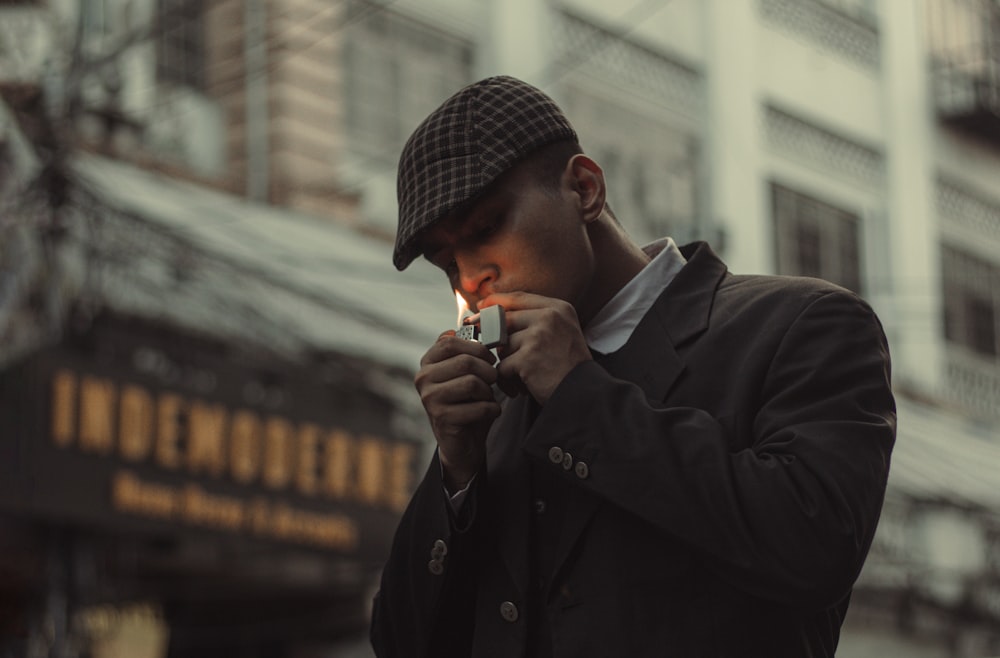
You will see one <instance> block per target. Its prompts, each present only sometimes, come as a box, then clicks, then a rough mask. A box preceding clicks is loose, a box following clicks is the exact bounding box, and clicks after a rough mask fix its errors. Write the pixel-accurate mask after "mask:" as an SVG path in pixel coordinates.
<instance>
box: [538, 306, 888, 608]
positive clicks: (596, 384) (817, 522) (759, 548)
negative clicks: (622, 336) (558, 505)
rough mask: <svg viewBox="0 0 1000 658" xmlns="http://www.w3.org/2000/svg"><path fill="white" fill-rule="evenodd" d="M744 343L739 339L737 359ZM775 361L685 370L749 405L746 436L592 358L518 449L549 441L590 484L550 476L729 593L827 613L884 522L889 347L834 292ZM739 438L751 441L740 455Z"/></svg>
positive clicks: (873, 325) (874, 324)
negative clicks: (684, 549)
mask: <svg viewBox="0 0 1000 658" xmlns="http://www.w3.org/2000/svg"><path fill="white" fill-rule="evenodd" d="M772 333H773V332H772ZM753 347H754V345H753V339H752V338H751V337H747V338H746V343H745V344H744V345H742V347H741V349H743V350H744V351H745V350H746V349H752V348H753ZM726 349H730V350H732V346H729V347H727V348H726ZM768 350H769V351H768V353H767V354H766V356H761V357H755V358H760V359H761V361H760V362H761V363H763V364H765V365H763V366H761V367H759V368H758V369H757V371H755V372H753V373H751V372H750V371H740V370H739V369H736V371H735V372H729V373H726V372H724V371H720V372H708V373H705V372H702V373H693V374H691V376H698V377H702V378H705V377H709V378H711V377H718V378H719V381H718V382H714V383H713V384H714V385H716V386H717V390H718V391H719V396H728V398H729V399H734V395H735V399H738V400H739V401H740V405H742V406H747V403H746V402H745V401H746V400H753V403H752V404H750V405H749V406H750V408H751V409H752V411H753V413H750V414H743V416H745V418H744V419H743V420H741V421H740V422H742V423H743V424H744V426H742V427H736V428H734V427H733V425H732V419H731V418H723V417H722V414H720V413H719V408H718V405H716V406H715V407H713V406H712V404H711V403H710V402H709V401H706V407H705V408H698V407H697V406H670V400H671V397H670V396H668V397H667V400H666V402H664V403H662V404H661V403H657V402H650V401H648V400H647V399H646V396H645V394H644V393H643V391H642V389H641V388H640V387H639V386H637V385H635V384H633V383H630V382H627V381H624V380H621V379H615V378H614V377H612V376H610V375H609V374H608V373H607V372H606V371H605V370H604V369H602V368H601V366H600V365H598V364H596V363H594V362H587V363H584V364H581V365H580V366H578V367H577V368H576V369H574V370H573V371H572V372H571V373H570V374H569V375H568V376H567V377H566V379H565V380H564V381H563V382H562V383H561V384H560V386H559V387H558V388H557V390H556V391H555V393H554V395H553V396H552V397H551V398H550V399H549V401H548V403H547V404H546V406H545V408H544V409H543V410H542V412H541V414H540V415H539V417H538V419H537V420H536V422H535V425H534V427H533V429H532V431H531V432H530V433H529V435H528V437H527V440H526V443H525V449H526V451H527V452H528V453H529V455H530V456H531V457H532V458H534V459H537V460H538V461H539V462H542V463H544V462H545V461H546V455H547V452H548V450H549V449H550V447H551V446H559V447H561V448H563V449H564V450H566V451H569V452H571V453H572V454H573V455H574V456H575V457H577V459H580V460H584V461H586V463H587V464H588V466H589V475H588V476H587V477H586V479H580V478H579V477H574V475H573V473H572V472H571V471H566V472H562V473H561V474H560V475H557V476H556V477H564V478H566V479H567V481H569V482H572V483H573V484H574V485H575V486H581V487H585V488H586V489H588V490H589V491H590V492H592V493H594V494H596V495H597V496H598V497H600V498H602V499H604V500H606V501H608V502H610V503H612V504H613V505H615V506H617V507H619V508H621V509H622V510H624V511H627V512H628V513H630V514H632V515H634V516H636V517H638V518H639V519H641V521H642V522H645V523H648V524H650V525H652V526H655V527H656V528H657V529H659V530H661V531H662V532H664V533H667V534H668V535H670V536H672V537H674V538H675V539H676V540H678V541H680V542H683V543H684V544H686V545H687V546H689V547H691V548H692V549H693V550H694V551H695V552H696V553H697V555H699V557H700V558H701V560H703V561H704V564H705V565H706V566H707V568H709V569H710V570H711V571H713V572H715V573H716V574H717V576H718V577H720V578H721V579H723V580H724V581H725V582H727V583H729V584H730V585H731V586H733V587H735V588H737V589H739V590H742V591H744V592H747V593H748V594H751V595H753V596H757V597H760V598H763V599H766V600H771V601H775V602H778V603H783V604H788V605H792V606H798V607H800V608H802V607H808V608H816V609H821V608H824V607H827V606H829V605H832V604H833V603H835V602H837V601H838V600H840V599H842V598H843V596H844V595H845V594H846V593H847V592H848V591H849V590H850V587H851V586H852V584H853V582H854V580H855V579H856V578H857V575H858V573H859V571H860V569H861V565H862V563H863V561H864V558H865V556H866V554H867V551H868V548H869V546H870V544H871V541H872V536H873V534H874V531H875V526H876V524H877V521H878V516H879V512H880V509H881V505H882V499H883V496H884V491H885V485H886V479H887V477H888V469H889V457H890V452H891V448H892V445H893V442H894V438H895V404H894V401H893V397H892V393H891V390H890V381H889V377H890V375H889V356H888V348H887V344H886V340H885V336H884V334H883V332H882V329H881V326H880V324H879V322H878V320H877V318H876V317H875V315H874V313H872V311H871V309H870V308H869V307H868V306H867V305H866V304H865V303H864V302H863V301H861V300H860V299H858V298H857V297H856V296H854V295H853V294H850V293H847V292H846V291H836V292H825V293H823V294H821V295H818V296H814V297H813V298H811V299H810V300H809V302H808V303H804V304H802V307H801V310H799V311H798V312H797V314H792V315H790V319H789V321H788V322H787V323H786V326H784V327H781V328H780V329H779V330H778V334H777V338H776V339H775V340H774V341H773V344H772V345H770V346H769V347H768ZM688 367H689V368H691V369H696V368H697V367H698V364H697V363H689V364H688ZM733 387H737V388H738V389H739V391H740V392H739V393H737V394H733V393H732V391H733V390H734V388H733ZM713 408H714V409H715V412H716V415H715V416H713V413H711V412H709V411H707V410H706V409H713ZM736 433H739V434H740V436H748V437H750V438H749V440H748V441H744V442H742V443H744V445H743V446H742V447H740V443H741V441H737V440H735V438H734V434H736ZM734 446H735V447H734ZM560 471H561V469H553V472H557V473H558V472H560Z"/></svg>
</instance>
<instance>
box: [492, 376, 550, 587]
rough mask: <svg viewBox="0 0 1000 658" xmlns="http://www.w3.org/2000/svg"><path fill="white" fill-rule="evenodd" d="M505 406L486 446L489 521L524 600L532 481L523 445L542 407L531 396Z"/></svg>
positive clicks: (520, 398)
mask: <svg viewBox="0 0 1000 658" xmlns="http://www.w3.org/2000/svg"><path fill="white" fill-rule="evenodd" d="M504 405H505V409H504V413H503V414H502V415H501V416H500V419H499V420H498V421H497V422H496V424H495V425H494V426H493V428H492V429H491V430H490V435H489V438H488V439H487V443H486V468H487V479H488V482H489V487H488V494H487V503H488V505H489V514H488V515H487V516H486V517H485V518H487V519H490V520H491V523H492V524H494V527H493V528H492V533H493V535H494V536H495V537H496V541H497V548H498V550H499V552H500V555H501V557H502V559H503V561H504V563H505V564H506V566H507V570H508V572H509V573H510V575H511V577H512V578H513V580H514V582H515V583H516V584H517V587H518V589H519V590H520V593H521V595H522V597H524V596H525V595H526V594H527V591H526V589H525V588H526V586H527V583H528V548H529V547H528V534H529V531H530V527H529V526H530V523H531V519H530V516H529V515H530V509H531V480H530V470H529V467H528V463H527V458H526V457H525V455H524V451H523V450H522V445H523V442H524V437H525V436H527V435H528V430H529V429H530V428H531V423H532V421H533V420H534V418H535V416H536V415H537V413H538V405H537V404H536V403H535V401H534V400H533V399H532V398H531V396H528V395H521V396H518V397H516V398H508V399H507V401H506V402H505V403H504Z"/></svg>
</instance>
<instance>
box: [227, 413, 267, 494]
mask: <svg viewBox="0 0 1000 658" xmlns="http://www.w3.org/2000/svg"><path fill="white" fill-rule="evenodd" d="M229 459H230V468H231V469H232V473H233V479H234V480H236V481H237V482H240V483H242V484H247V483H249V482H252V481H253V480H254V478H256V477H257V475H258V473H260V420H258V418H257V416H256V415H255V414H253V413H252V412H250V411H246V410H240V411H237V412H236V414H235V415H234V416H233V423H232V428H231V430H230V435H229Z"/></svg>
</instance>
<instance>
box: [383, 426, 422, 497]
mask: <svg viewBox="0 0 1000 658" xmlns="http://www.w3.org/2000/svg"><path fill="white" fill-rule="evenodd" d="M415 453H416V448H415V447H414V445H413V444H411V443H397V444H395V445H394V446H393V447H392V449H391V450H390V451H389V469H388V470H389V472H388V474H387V479H388V482H387V483H386V502H387V503H388V504H389V507H390V508H392V509H394V510H396V511H397V512H402V511H403V510H404V509H406V504H407V503H409V502H410V495H411V493H412V491H411V483H410V479H411V477H412V474H413V468H412V464H413V458H414V455H415Z"/></svg>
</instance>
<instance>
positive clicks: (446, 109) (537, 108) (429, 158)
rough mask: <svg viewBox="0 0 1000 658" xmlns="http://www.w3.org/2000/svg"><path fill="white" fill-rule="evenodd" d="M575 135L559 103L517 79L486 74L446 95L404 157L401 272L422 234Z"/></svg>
mask: <svg viewBox="0 0 1000 658" xmlns="http://www.w3.org/2000/svg"><path fill="white" fill-rule="evenodd" d="M576 139H577V136H576V132H575V131H574V130H573V127H572V126H571V125H570V123H569V121H567V119H566V117H565V116H563V113H562V111H561V110H560V109H559V107H558V106H557V105H556V104H555V101H553V100H552V99H551V98H549V97H548V96H546V95H545V94H544V93H542V92H541V91H540V90H538V89H536V88H535V87H532V86H531V85H529V84H527V83H525V82H522V81H520V80H517V79H515V78H511V77H508V76H498V77H494V78H487V79H486V80H481V81H479V82H476V83H474V84H472V85H469V86H468V87H465V88H464V89H462V90H461V91H459V92H458V93H456V94H455V95H454V96H452V97H451V98H449V99H448V100H447V101H445V102H444V104H443V105H441V107H439V108H438V109H437V110H435V111H434V112H433V113H431V115H430V116H428V117H427V118H426V119H424V121H423V123H421V124H420V125H419V126H418V127H417V129H416V130H415V131H414V133H413V134H412V135H411V136H410V139H409V140H408V141H407V142H406V146H405V147H403V153H402V155H401V156H400V158H399V171H398V173H397V178H396V197H397V199H398V201H399V228H398V230H397V232H396V248H395V250H394V252H393V255H392V262H393V264H394V265H395V266H396V269H398V270H403V269H406V267H407V266H408V265H409V264H410V263H412V262H413V259H414V258H416V257H417V255H418V254H419V244H418V243H419V240H418V239H417V238H418V236H419V234H420V232H421V231H423V230H424V229H426V228H427V227H428V226H430V225H431V224H433V223H434V222H436V221H438V220H439V219H441V218H443V217H444V216H445V215H447V214H448V213H450V212H451V211H453V210H455V209H456V208H459V207H461V206H463V205H464V204H466V203H468V202H470V201H472V200H474V199H475V198H476V197H478V196H479V195H480V194H482V193H483V191H484V190H485V189H486V187H487V186H488V185H489V184H490V183H492V182H493V181H494V180H496V179H497V177H498V176H500V174H502V173H504V172H505V171H507V170H508V169H510V168H511V167H512V166H513V165H514V164H516V163H517V162H518V161H520V160H521V159H522V158H524V157H525V156H526V155H528V154H529V153H531V152H532V151H534V150H535V149H537V148H539V147H541V146H544V145H546V144H550V143H552V142H557V141H561V140H574V141H575V140H576Z"/></svg>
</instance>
